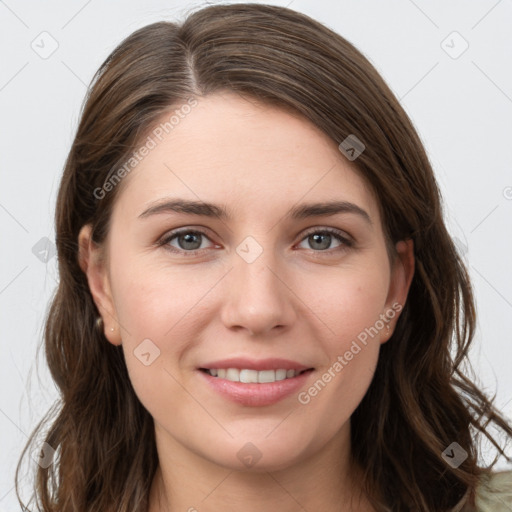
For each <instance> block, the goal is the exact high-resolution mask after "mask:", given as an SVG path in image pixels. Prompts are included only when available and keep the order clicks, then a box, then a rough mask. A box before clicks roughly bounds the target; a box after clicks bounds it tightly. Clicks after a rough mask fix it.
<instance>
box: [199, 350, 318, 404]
mask: <svg viewBox="0 0 512 512" xmlns="http://www.w3.org/2000/svg"><path fill="white" fill-rule="evenodd" d="M235 361H238V364H239V365H240V367H236V366H235ZM208 366H211V368H207V367H200V368H197V370H198V371H197V373H198V375H200V376H201V377H202V381H203V383H204V384H205V385H206V387H207V388H209V389H210V390H211V391H213V393H214V394H215V395H216V396H219V397H221V398H223V399H225V400H227V401H228V402H231V403H234V404H236V405H238V406H244V407H264V406H271V405H274V404H277V403H278V402H280V401H282V400H284V399H285V398H289V397H291V396H293V395H294V394H296V393H298V392H299V391H300V389H301V388H303V387H304V386H306V385H307V383H308V380H309V379H310V375H311V374H312V373H313V372H314V370H315V369H314V368H308V367H306V366H304V365H300V364H298V363H293V362H291V361H284V360H273V361H271V362H270V361H269V360H267V362H262V361H259V362H255V361H247V360H230V361H229V362H227V361H224V362H220V361H217V362H216V364H211V365H208ZM219 366H224V368H219ZM246 366H252V367H253V368H247V367H246ZM282 366H287V368H282ZM254 367H256V368H254ZM269 367H270V368H269ZM272 367H273V368H272Z"/></svg>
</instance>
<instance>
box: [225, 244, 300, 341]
mask: <svg viewBox="0 0 512 512" xmlns="http://www.w3.org/2000/svg"><path fill="white" fill-rule="evenodd" d="M233 267H234V268H233V269H232V270H231V272H229V274H228V275H227V276H226V279H225V280H224V281H225V283H224V287H225V288H224V295H223V298H222V300H223V305H222V311H221V318H222V322H223V324H224V325H225V326H226V328H228V329H231V330H238V331H242V330H245V331H247V333H249V334H250V335H252V336H258V335H260V336H266V337H268V336H269V335H273V333H276V334H277V333H281V332H282V331H284V330H285V329H286V328H290V327H291V326H292V325H293V323H294V321H295V319H296V308H295V304H294V294H293V292H292V290H291V287H290V284H289V283H287V279H286V275H285V273H284V271H283V269H282V265H281V266H280V265H279V264H278V263H277V260H276V258H274V257H273V255H272V251H271V250H264V251H263V252H262V253H261V254H260V256H259V257H258V258H257V259H256V260H255V261H253V262H252V263H248V262H247V261H245V260H244V259H243V258H241V257H240V256H239V255H238V254H234V255H233ZM288 280H289V279H288Z"/></svg>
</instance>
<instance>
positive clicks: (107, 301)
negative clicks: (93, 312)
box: [78, 224, 121, 345]
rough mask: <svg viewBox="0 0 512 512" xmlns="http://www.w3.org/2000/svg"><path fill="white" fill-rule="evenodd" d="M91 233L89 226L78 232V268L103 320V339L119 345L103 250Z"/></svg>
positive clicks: (115, 314)
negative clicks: (82, 273)
mask: <svg viewBox="0 0 512 512" xmlns="http://www.w3.org/2000/svg"><path fill="white" fill-rule="evenodd" d="M91 232H92V227H91V225H90V224H86V225H85V226H83V227H82V229H81V230H80V233H79V235H78V249H79V252H78V261H79V264H80V268H81V269H82V271H83V272H84V274H85V275H86V277H87V281H88V283H89V290H90V291H91V295H92V298H93V300H94V303H95V304H96V307H97V308H98V311H99V312H100V315H101V318H102V319H103V326H102V328H103V332H104V335H105V337H106V338H107V340H108V341H109V342H110V343H112V344H113V345H121V337H120V332H119V328H118V322H117V313H116V310H115V307H114V301H113V298H112V293H111V288H110V278H109V274H108V267H107V265H106V261H105V257H104V256H105V254H104V249H103V248H101V247H99V246H98V245H96V244H95V243H94V242H93V240H92V236H91Z"/></svg>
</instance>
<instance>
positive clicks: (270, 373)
mask: <svg viewBox="0 0 512 512" xmlns="http://www.w3.org/2000/svg"><path fill="white" fill-rule="evenodd" d="M207 371H208V373H209V374H210V375H212V376H213V377H220V378H221V379H226V380H230V381H231V382H243V383H246V384H250V383H259V384H265V383H268V382H276V381H278V380H284V379H291V378H293V377H295V375H298V374H299V373H300V372H298V371H295V370H284V369H279V370H262V371H257V370H247V369H241V370H240V369H238V368H227V369H225V368H219V369H216V368H212V369H209V370H207Z"/></svg>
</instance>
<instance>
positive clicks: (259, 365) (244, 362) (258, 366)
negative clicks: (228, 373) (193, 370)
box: [199, 357, 312, 371]
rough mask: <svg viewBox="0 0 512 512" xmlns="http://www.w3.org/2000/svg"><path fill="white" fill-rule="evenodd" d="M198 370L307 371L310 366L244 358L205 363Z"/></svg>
mask: <svg viewBox="0 0 512 512" xmlns="http://www.w3.org/2000/svg"><path fill="white" fill-rule="evenodd" d="M199 368H200V369H201V368H202V369H206V370H211V369H219V368H226V369H227V368H239V369H248V370H257V371H262V370H279V369H283V370H297V371H302V370H309V369H310V368H312V367H311V366H305V365H303V364H300V363H298V362H296V361H290V360H289V359H279V358H271V359H247V358H245V357H235V358H232V359H222V360H219V361H212V362H210V363H205V364H204V365H201V366H200V367H199Z"/></svg>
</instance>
